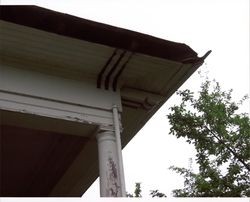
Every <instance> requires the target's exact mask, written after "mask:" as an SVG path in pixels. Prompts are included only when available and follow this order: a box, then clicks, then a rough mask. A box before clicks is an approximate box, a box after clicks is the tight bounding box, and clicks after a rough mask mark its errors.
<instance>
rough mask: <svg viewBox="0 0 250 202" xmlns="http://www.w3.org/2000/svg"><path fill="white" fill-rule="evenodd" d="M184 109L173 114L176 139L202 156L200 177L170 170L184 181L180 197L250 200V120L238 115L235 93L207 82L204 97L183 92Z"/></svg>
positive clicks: (177, 192) (176, 193) (177, 193)
mask: <svg viewBox="0 0 250 202" xmlns="http://www.w3.org/2000/svg"><path fill="white" fill-rule="evenodd" d="M178 95H180V97H181V99H182V101H181V104H180V105H178V106H177V105H175V106H173V107H171V108H170V110H171V113H170V114H169V115H168V119H169V122H170V125H171V129H170V134H171V135H175V136H176V137H177V138H180V137H183V138H185V139H186V141H187V142H188V143H189V144H193V145H194V146H195V149H196V151H197V154H196V159H195V160H196V163H197V164H198V165H199V173H198V174H195V173H193V171H192V169H191V168H189V169H185V168H178V167H174V166H172V167H170V169H171V170H173V171H175V172H177V173H179V174H180V175H182V176H184V178H185V182H184V188H183V189H178V190H174V191H173V194H174V196H181V197H186V196H190V197H193V196H197V197H203V196H206V197H229V196H235V197H240V196H248V197H249V196H250V120H249V117H248V115H247V114H240V113H237V110H238V109H239V106H240V105H242V103H243V102H244V101H245V100H246V99H247V98H248V97H247V96H245V97H243V98H242V99H241V100H240V101H239V102H238V103H236V102H233V101H232V90H229V91H228V92H226V91H222V90H221V88H220V85H219V83H218V82H215V81H213V82H211V81H209V80H206V81H205V82H204V83H202V85H201V90H200V92H199V95H198V97H195V96H194V93H193V92H191V91H190V90H184V91H179V92H178Z"/></svg>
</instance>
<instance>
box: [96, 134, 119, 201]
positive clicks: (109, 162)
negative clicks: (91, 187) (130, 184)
mask: <svg viewBox="0 0 250 202" xmlns="http://www.w3.org/2000/svg"><path fill="white" fill-rule="evenodd" d="M97 141H98V154H99V174H100V196H101V197H121V196H122V192H121V181H120V177H119V172H120V171H119V163H118V156H117V145H116V141H115V134H114V131H112V130H105V131H103V130H101V131H100V132H99V133H98V134H97Z"/></svg>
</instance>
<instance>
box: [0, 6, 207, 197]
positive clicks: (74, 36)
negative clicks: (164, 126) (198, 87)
mask: <svg viewBox="0 0 250 202" xmlns="http://www.w3.org/2000/svg"><path fill="white" fill-rule="evenodd" d="M209 53H210V52H208V53H207V54H206V55H204V56H203V57H198V56H197V53H196V52H194V51H193V50H192V49H191V48H190V47H188V46H187V45H185V44H180V43H175V42H171V41H166V40H163V39H159V38H155V37H152V36H149V35H145V34H141V33H137V32H133V31H129V30H126V29H121V28H118V27H113V26H109V25H106V24H101V23H97V22H93V21H90V20H85V19H81V18H78V17H75V16H71V15H68V14H64V13H59V12H55V11H52V10H48V9H44V8H41V7H36V6H1V7H0V127H1V130H0V181H1V183H0V196H2V197H5V196H7V197H13V196H19V197H21V196H64V197H65V196H70V197H80V196H82V195H83V193H84V192H85V191H86V190H87V189H88V187H89V186H90V185H91V184H92V183H93V181H94V180H95V179H96V178H97V177H98V176H99V175H100V188H101V193H100V194H101V196H124V194H125V183H124V174H123V165H122V156H121V148H123V147H125V146H126V145H127V144H128V143H129V141H130V140H131V139H132V138H133V137H134V136H135V135H136V133H137V132H138V131H139V130H140V129H141V128H142V127H143V125H145V123H146V122H147V121H148V120H149V119H150V118H151V117H152V116H153V114H154V113H155V112H156V111H157V110H158V109H159V108H160V107H161V106H162V105H163V103H165V102H166V100H167V99H168V98H169V97H170V96H171V95H172V94H173V93H174V92H175V91H176V90H177V89H178V88H179V87H180V86H181V85H182V84H183V83H184V82H185V81H186V80H187V79H188V78H189V76H190V75H192V73H193V72H194V71H195V70H196V69H197V68H198V67H199V66H201V65H202V64H203V62H204V59H205V58H206V57H207V55H208V54H209Z"/></svg>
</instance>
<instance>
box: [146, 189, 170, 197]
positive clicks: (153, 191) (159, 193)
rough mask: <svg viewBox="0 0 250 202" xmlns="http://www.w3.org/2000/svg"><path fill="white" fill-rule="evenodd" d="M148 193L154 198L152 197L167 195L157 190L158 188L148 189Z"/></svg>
mask: <svg viewBox="0 0 250 202" xmlns="http://www.w3.org/2000/svg"><path fill="white" fill-rule="evenodd" d="M150 195H151V196H152V197H153V198H154V197H158V198H163V197H167V196H166V195H165V194H163V193H161V192H159V190H151V191H150Z"/></svg>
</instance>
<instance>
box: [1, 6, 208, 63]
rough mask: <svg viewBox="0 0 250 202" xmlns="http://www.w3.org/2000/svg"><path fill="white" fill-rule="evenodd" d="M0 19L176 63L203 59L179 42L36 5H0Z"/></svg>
mask: <svg viewBox="0 0 250 202" xmlns="http://www.w3.org/2000/svg"><path fill="white" fill-rule="evenodd" d="M0 19H1V20H4V21H8V22H12V23H16V24H19V25H24V26H28V27H32V28H36V29H40V30H44V31H47V32H52V33H56V34H59V35H63V36H68V37H72V38H76V39H80V40H86V41H90V42H94V43H99V44H103V45H107V46H111V47H116V48H119V49H124V50H128V51H132V52H138V53H142V54H146V55H150V56H155V57H159V58H164V59H168V60H173V61H177V62H185V63H196V62H198V61H200V60H202V59H203V58H199V57H198V56H197V53H196V52H195V51H193V50H192V49H191V48H190V47H189V46H187V45H185V44H182V43H176V42H171V41H167V40H163V39H159V38H156V37H153V36H150V35H146V34H141V33H138V32H134V31H130V30H126V29H122V28H118V27H114V26H110V25H106V24H103V23H97V22H94V21H90V20H86V19H82V18H79V17H75V16H72V15H68V14H64V13H59V12H56V11H52V10H49V9H45V8H41V7H38V6H0Z"/></svg>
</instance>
